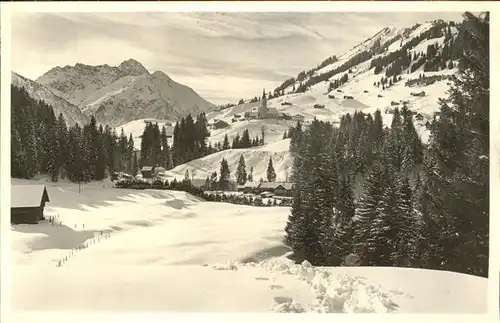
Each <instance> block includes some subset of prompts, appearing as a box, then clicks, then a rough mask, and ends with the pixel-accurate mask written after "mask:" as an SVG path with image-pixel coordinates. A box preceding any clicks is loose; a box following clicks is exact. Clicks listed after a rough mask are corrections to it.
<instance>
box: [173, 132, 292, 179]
mask: <svg viewBox="0 0 500 323" xmlns="http://www.w3.org/2000/svg"><path fill="white" fill-rule="evenodd" d="M289 147H290V139H281V140H277V141H275V142H273V143H270V144H268V145H264V146H259V147H254V148H247V149H228V150H223V151H220V152H217V153H215V154H211V155H208V156H205V157H202V158H198V159H194V160H192V161H190V162H187V163H185V164H182V165H179V166H177V167H175V168H173V169H171V170H169V171H167V173H166V175H167V176H168V177H170V178H173V177H176V178H177V180H178V181H179V180H182V179H183V178H184V174H185V173H186V170H188V171H189V172H190V173H191V171H192V170H193V169H194V170H196V177H197V178H202V179H205V178H206V177H207V176H210V174H211V173H213V172H217V174H219V170H220V163H221V161H222V159H223V158H224V159H226V160H227V162H228V164H229V170H230V171H231V177H232V178H236V169H237V167H238V161H239V159H240V156H241V155H243V157H244V158H245V165H246V167H247V172H250V167H253V178H254V181H259V180H260V178H262V179H264V180H267V166H268V163H269V157H271V158H272V160H273V167H274V171H275V172H276V176H277V180H278V181H285V180H286V178H287V174H288V176H290V175H291V171H292V164H293V158H292V155H291V154H290V151H289Z"/></svg>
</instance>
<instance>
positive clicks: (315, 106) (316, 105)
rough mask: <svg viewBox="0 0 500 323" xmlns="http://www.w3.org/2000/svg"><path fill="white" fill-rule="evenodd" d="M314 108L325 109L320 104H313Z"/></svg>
mask: <svg viewBox="0 0 500 323" xmlns="http://www.w3.org/2000/svg"><path fill="white" fill-rule="evenodd" d="M314 108H315V109H324V108H325V106H324V105H322V104H315V105H314Z"/></svg>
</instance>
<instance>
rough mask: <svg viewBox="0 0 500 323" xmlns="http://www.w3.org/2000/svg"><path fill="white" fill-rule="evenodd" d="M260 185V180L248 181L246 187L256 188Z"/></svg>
mask: <svg viewBox="0 0 500 323" xmlns="http://www.w3.org/2000/svg"><path fill="white" fill-rule="evenodd" d="M259 185H260V182H246V183H245V185H244V186H245V188H256V187H258V186H259Z"/></svg>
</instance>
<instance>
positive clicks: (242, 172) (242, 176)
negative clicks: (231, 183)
mask: <svg viewBox="0 0 500 323" xmlns="http://www.w3.org/2000/svg"><path fill="white" fill-rule="evenodd" d="M246 181H247V171H246V166H245V158H244V157H243V154H242V155H241V156H240V160H239V161H238V168H237V169H236V182H237V183H238V185H245V183H246Z"/></svg>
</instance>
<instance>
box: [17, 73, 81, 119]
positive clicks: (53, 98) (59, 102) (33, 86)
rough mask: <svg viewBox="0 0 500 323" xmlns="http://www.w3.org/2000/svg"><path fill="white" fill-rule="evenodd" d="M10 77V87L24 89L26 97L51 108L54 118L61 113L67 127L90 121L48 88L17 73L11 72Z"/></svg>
mask: <svg viewBox="0 0 500 323" xmlns="http://www.w3.org/2000/svg"><path fill="white" fill-rule="evenodd" d="M11 75H12V85H15V86H17V87H22V88H24V89H25V90H26V92H28V95H29V96H30V97H32V98H33V99H36V100H41V101H44V102H45V103H47V104H48V105H50V106H52V107H53V108H54V113H55V115H56V116H59V114H60V113H62V114H63V116H64V120H65V121H66V124H67V125H71V126H72V125H74V124H75V123H78V124H80V125H82V124H85V123H87V122H88V121H89V120H90V118H89V117H88V116H87V115H86V114H84V113H83V112H82V111H80V109H79V108H78V107H77V106H76V105H74V104H72V103H70V102H68V101H66V100H65V99H63V98H61V97H60V96H58V95H57V94H55V93H54V91H52V90H51V89H50V88H48V87H46V86H44V85H40V84H38V83H37V82H35V81H32V80H30V79H27V78H25V77H23V76H21V75H19V74H17V73H14V72H12V73H11Z"/></svg>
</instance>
